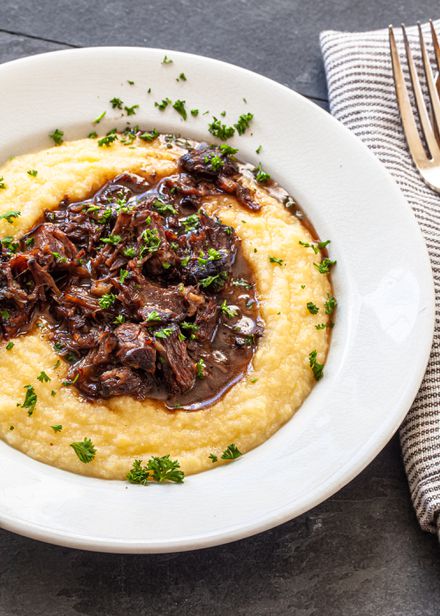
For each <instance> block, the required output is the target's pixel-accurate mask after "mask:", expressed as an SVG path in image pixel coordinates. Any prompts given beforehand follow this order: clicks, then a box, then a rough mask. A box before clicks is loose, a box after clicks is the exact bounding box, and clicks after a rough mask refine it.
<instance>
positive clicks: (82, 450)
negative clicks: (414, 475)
mask: <svg viewBox="0 0 440 616" xmlns="http://www.w3.org/2000/svg"><path fill="white" fill-rule="evenodd" d="M70 446H71V447H72V449H73V451H74V452H75V453H76V455H77V456H78V458H79V460H80V461H81V462H83V463H84V464H89V462H91V461H92V460H93V459H94V458H95V455H96V448H95V446H94V444H93V443H92V441H91V439H89V438H87V437H86V438H85V439H84V440H83V441H79V442H76V443H70Z"/></svg>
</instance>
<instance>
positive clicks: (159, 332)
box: [154, 327, 175, 339]
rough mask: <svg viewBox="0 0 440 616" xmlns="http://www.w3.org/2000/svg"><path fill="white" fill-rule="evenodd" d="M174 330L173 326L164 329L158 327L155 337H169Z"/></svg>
mask: <svg viewBox="0 0 440 616" xmlns="http://www.w3.org/2000/svg"><path fill="white" fill-rule="evenodd" d="M174 331H175V330H174V328H173V327H163V328H162V329H158V330H157V332H154V337H155V338H162V339H166V338H169V337H170V336H171V334H172V333H173V332H174Z"/></svg>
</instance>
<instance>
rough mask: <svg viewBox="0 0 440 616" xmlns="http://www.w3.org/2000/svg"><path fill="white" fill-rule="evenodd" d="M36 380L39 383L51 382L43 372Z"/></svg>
mask: <svg viewBox="0 0 440 616" xmlns="http://www.w3.org/2000/svg"><path fill="white" fill-rule="evenodd" d="M37 379H38V380H39V381H40V383H49V381H50V380H51V378H50V376H49V375H47V374H46V373H45V372H44V370H42V371H41V372H40V374H39V375H38V376H37Z"/></svg>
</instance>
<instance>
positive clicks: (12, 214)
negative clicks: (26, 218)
mask: <svg viewBox="0 0 440 616" xmlns="http://www.w3.org/2000/svg"><path fill="white" fill-rule="evenodd" d="M19 216H21V212H19V211H17V210H8V211H7V212H5V213H4V214H0V220H6V221H7V222H8V223H9V224H10V225H12V222H13V220H14V218H18V217H19Z"/></svg>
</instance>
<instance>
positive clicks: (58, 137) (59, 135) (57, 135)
mask: <svg viewBox="0 0 440 616" xmlns="http://www.w3.org/2000/svg"><path fill="white" fill-rule="evenodd" d="M49 137H50V138H51V139H53V142H54V144H55V145H61V144H62V143H63V141H64V139H63V137H64V132H63V131H62V130H60V129H59V128H56V129H55V130H54V131H53V133H50V135H49Z"/></svg>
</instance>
